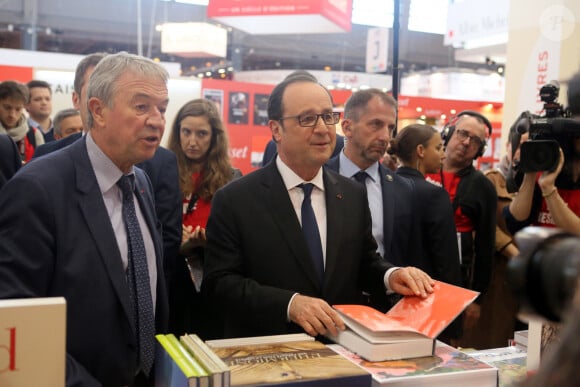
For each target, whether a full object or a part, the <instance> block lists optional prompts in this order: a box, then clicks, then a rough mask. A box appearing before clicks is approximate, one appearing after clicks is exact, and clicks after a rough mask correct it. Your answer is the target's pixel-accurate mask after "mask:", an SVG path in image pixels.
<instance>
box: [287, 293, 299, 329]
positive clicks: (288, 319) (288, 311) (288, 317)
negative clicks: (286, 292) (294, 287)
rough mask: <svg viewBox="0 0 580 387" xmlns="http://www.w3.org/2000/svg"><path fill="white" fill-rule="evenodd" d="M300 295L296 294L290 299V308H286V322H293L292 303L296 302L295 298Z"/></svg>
mask: <svg viewBox="0 0 580 387" xmlns="http://www.w3.org/2000/svg"><path fill="white" fill-rule="evenodd" d="M299 294H300V293H294V294H293V295H292V297H291V298H290V302H288V307H287V308H286V321H287V322H292V321H290V305H292V301H294V297H296V296H297V295H299Z"/></svg>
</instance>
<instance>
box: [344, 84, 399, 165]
mask: <svg viewBox="0 0 580 387" xmlns="http://www.w3.org/2000/svg"><path fill="white" fill-rule="evenodd" d="M396 124H397V116H396V112H395V108H394V107H393V106H391V105H389V104H388V103H385V102H384V101H383V100H381V98H379V97H378V96H374V97H372V98H371V99H370V100H369V102H368V103H367V105H366V108H365V109H360V111H359V114H358V121H354V120H352V119H347V118H345V119H344V120H343V122H342V130H343V132H344V135H345V136H346V137H347V139H348V145H347V156H348V157H349V158H350V159H351V160H352V161H353V162H354V163H355V164H356V165H357V166H358V167H360V168H361V169H366V168H368V167H369V166H370V165H372V164H373V163H375V162H377V161H379V160H380V159H381V158H382V157H383V155H384V154H385V152H386V150H387V146H388V144H389V140H390V139H391V133H392V132H393V130H394V129H395V126H396Z"/></svg>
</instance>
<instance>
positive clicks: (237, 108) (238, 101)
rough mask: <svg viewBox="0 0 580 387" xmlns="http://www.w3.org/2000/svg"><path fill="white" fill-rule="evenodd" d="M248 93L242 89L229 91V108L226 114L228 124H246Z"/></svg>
mask: <svg viewBox="0 0 580 387" xmlns="http://www.w3.org/2000/svg"><path fill="white" fill-rule="evenodd" d="M249 99H250V97H249V94H248V93H244V92H242V91H231V92H230V98H229V100H230V108H229V114H228V123H230V124H242V125H247V124H248V105H249Z"/></svg>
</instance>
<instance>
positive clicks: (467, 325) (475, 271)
mask: <svg viewBox="0 0 580 387" xmlns="http://www.w3.org/2000/svg"><path fill="white" fill-rule="evenodd" d="M491 131H492V127H491V123H490V122H489V120H488V119H487V118H485V117H484V116H483V115H481V114H479V113H477V112H473V111H463V112H461V113H459V114H458V115H457V117H456V119H455V121H454V122H453V123H452V124H451V125H449V126H447V127H446V128H445V129H444V130H443V132H442V134H441V136H442V138H443V143H444V145H445V155H446V158H445V160H444V161H443V167H442V169H441V173H439V174H432V175H429V176H428V177H427V179H428V180H430V181H431V182H433V183H435V184H438V185H441V186H443V187H444V188H445V190H446V191H447V192H448V193H449V197H450V200H451V203H452V204H453V210H454V212H455V213H454V214H455V226H456V228H457V239H458V243H459V252H460V260H461V262H460V263H461V272H462V273H461V274H462V280H463V286H464V287H466V288H469V289H473V290H475V291H478V292H480V293H481V295H483V294H484V293H485V292H486V291H487V288H488V286H489V280H490V277H491V268H492V262H493V255H494V251H495V226H496V207H497V195H496V191H495V188H494V187H493V185H492V184H491V182H490V181H489V180H488V179H487V178H486V177H485V176H484V174H483V173H481V171H478V170H476V169H475V168H474V166H473V161H474V160H476V159H477V158H478V157H479V156H481V155H482V154H483V153H484V151H485V145H486V136H490V135H491ZM481 295H480V297H478V299H477V300H476V301H475V302H474V303H473V304H471V305H470V306H468V307H467V308H466V309H465V316H464V327H463V328H464V329H463V332H464V334H463V338H462V339H461V341H460V342H459V343H458V344H459V345H461V346H462V347H471V346H472V345H471V344H470V343H471V342H472V339H471V337H473V336H474V335H477V330H476V329H474V326H475V324H476V322H477V321H478V320H479V317H480V314H481V306H480V302H481Z"/></svg>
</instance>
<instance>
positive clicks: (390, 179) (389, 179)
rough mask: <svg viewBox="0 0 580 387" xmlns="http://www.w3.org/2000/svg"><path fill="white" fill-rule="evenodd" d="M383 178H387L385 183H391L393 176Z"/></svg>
mask: <svg viewBox="0 0 580 387" xmlns="http://www.w3.org/2000/svg"><path fill="white" fill-rule="evenodd" d="M385 177H386V178H387V181H389V182H390V181H393V176H391V175H387V176H385Z"/></svg>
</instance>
